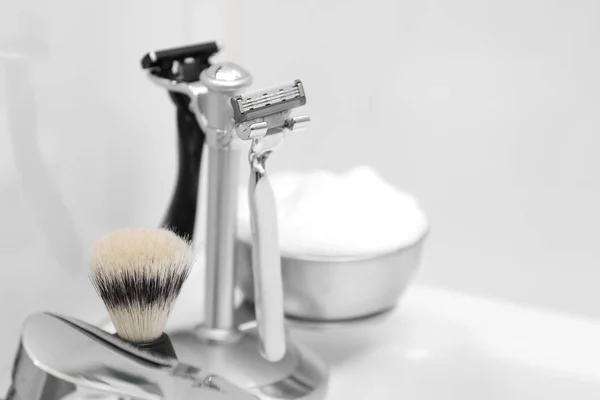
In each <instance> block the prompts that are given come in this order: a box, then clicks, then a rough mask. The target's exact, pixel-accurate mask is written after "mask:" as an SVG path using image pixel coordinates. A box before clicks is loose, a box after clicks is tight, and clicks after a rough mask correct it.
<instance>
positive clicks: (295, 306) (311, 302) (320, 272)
mask: <svg viewBox="0 0 600 400" xmlns="http://www.w3.org/2000/svg"><path fill="white" fill-rule="evenodd" d="M425 238H426V236H424V237H423V238H421V240H420V241H418V242H417V243H415V244H414V245H412V246H410V247H406V248H401V249H398V250H397V251H394V252H391V253H387V254H381V255H377V256H372V257H367V258H362V259H358V258H354V259H352V258H348V259H316V258H310V257H303V256H301V255H290V254H283V255H282V257H281V267H282V279H283V293H284V310H285V313H286V316H289V317H292V318H295V319H296V320H295V323H301V322H300V321H301V320H306V322H307V323H308V324H318V323H320V322H338V323H343V322H344V321H346V322H348V323H351V322H353V321H355V320H356V319H360V318H365V317H369V316H375V315H376V314H379V313H381V312H384V311H385V310H388V309H390V308H393V307H394V306H395V304H396V302H397V301H398V299H399V297H400V295H401V294H402V292H403V291H404V289H405V288H406V285H407V283H408V282H409V280H410V278H411V277H412V276H413V274H414V272H415V270H416V269H417V267H418V265H419V259H420V254H421V248H422V246H423V243H424V241H425ZM250 257H251V246H250V244H249V243H245V242H241V241H238V243H237V245H236V262H235V264H236V268H237V271H236V276H237V278H238V280H239V285H240V288H241V290H242V292H243V293H244V296H245V297H246V298H248V299H251V300H252V299H254V297H255V295H254V289H253V285H252V280H253V279H252V266H251V263H250V262H249V261H248V260H250Z"/></svg>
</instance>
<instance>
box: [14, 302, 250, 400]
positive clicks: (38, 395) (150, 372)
mask: <svg viewBox="0 0 600 400" xmlns="http://www.w3.org/2000/svg"><path fill="white" fill-rule="evenodd" d="M83 393H87V394H90V395H91V394H96V396H97V395H98V394H107V395H114V396H118V397H119V398H131V399H141V400H159V399H165V400H196V399H206V400H252V399H256V397H255V396H253V395H251V394H249V393H248V392H246V391H244V390H242V389H240V388H239V387H237V386H235V385H233V384H231V383H230V382H228V381H227V380H225V379H223V378H221V377H220V376H217V375H213V374H210V373H207V372H206V371H203V370H201V369H199V368H196V367H194V366H191V365H187V364H184V363H181V362H178V361H177V360H175V359H173V358H162V357H158V356H154V355H152V354H151V353H149V352H146V351H143V350H139V349H138V348H136V347H134V346H131V345H129V344H127V343H125V342H123V341H121V340H120V339H118V338H117V337H115V336H113V335H110V334H109V333H107V332H105V331H103V330H101V329H98V328H96V327H94V326H91V325H88V324H86V323H85V322H82V321H79V320H77V319H74V318H69V317H63V316H59V315H55V314H50V313H38V314H33V315H31V316H29V317H28V318H27V319H26V321H25V323H24V325H23V330H22V334H21V342H20V345H19V350H18V352H17V356H16V358H15V361H14V365H13V370H12V384H11V386H10V388H9V391H8V394H7V395H6V400H58V399H62V398H65V397H66V396H69V395H74V397H83V398H85V397H86V396H85V395H82V394H83Z"/></svg>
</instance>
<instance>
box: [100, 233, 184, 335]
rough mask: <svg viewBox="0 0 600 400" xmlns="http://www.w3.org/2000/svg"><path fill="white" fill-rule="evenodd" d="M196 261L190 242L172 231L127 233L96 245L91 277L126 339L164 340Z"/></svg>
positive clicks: (118, 330) (105, 239) (117, 327)
mask: <svg viewBox="0 0 600 400" xmlns="http://www.w3.org/2000/svg"><path fill="white" fill-rule="evenodd" d="M193 262H194V255H193V252H192V249H191V246H190V244H189V243H188V242H186V241H185V240H183V239H181V238H180V237H179V236H177V235H176V234H175V233H173V232H171V231H169V230H166V229H143V228H142V229H134V228H127V229H121V230H118V231H115V232H113V233H110V234H108V235H107V236H105V237H104V238H102V239H101V240H100V241H98V242H97V243H96V245H95V246H94V248H93V249H92V258H91V274H90V277H91V280H92V284H93V285H94V288H95V289H96V291H97V292H98V294H99V295H100V297H101V298H102V301H103V302H104V304H105V305H106V308H107V310H108V314H109V315H110V318H111V320H112V322H113V325H114V326H115V329H116V330H117V334H118V335H119V336H120V337H121V338H122V339H124V340H127V341H130V342H134V343H143V342H150V341H153V340H155V339H157V338H159V337H160V335H161V334H162V333H163V331H164V329H165V325H166V323H167V319H168V317H169V314H170V312H171V308H172V306H173V303H174V302H175V299H176V298H177V296H178V295H179V292H180V291H181V287H182V286H183V283H184V282H185V280H186V279H187V277H188V275H189V272H190V268H191V266H192V264H193Z"/></svg>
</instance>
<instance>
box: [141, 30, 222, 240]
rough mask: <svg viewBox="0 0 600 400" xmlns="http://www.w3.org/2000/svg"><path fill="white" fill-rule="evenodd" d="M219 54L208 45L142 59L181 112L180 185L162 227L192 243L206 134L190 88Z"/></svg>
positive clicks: (212, 43)
mask: <svg viewBox="0 0 600 400" xmlns="http://www.w3.org/2000/svg"><path fill="white" fill-rule="evenodd" d="M218 51H219V46H218V45H217V43H215V42H207V43H200V44H196V45H192V46H185V47H178V48H173V49H166V50H158V51H152V52H150V53H147V54H146V55H144V56H143V57H142V60H141V65H142V68H144V69H146V70H148V72H149V76H150V77H152V78H153V80H155V81H157V82H160V83H163V82H168V85H166V88H167V90H168V92H169V96H170V97H171V100H172V101H173V103H174V104H175V107H176V110H177V131H178V135H177V136H178V153H179V154H178V155H179V157H178V158H179V165H178V172H177V183H176V186H175V190H174V192H173V195H172V198H171V203H170V206H169V207H168V210H167V213H166V215H165V218H164V220H163V223H162V225H163V226H164V227H166V228H168V229H171V230H172V231H174V232H175V233H177V234H178V235H180V236H182V237H184V238H186V239H189V240H191V239H192V238H193V236H194V228H195V221H196V209H197V203H198V201H197V199H198V187H199V184H198V182H199V180H200V165H201V162H202V150H203V147H204V139H205V132H204V130H203V129H202V127H201V126H200V125H199V124H198V121H197V120H196V115H195V114H194V112H193V111H192V109H191V108H190V103H192V102H193V98H194V96H193V94H191V91H187V90H186V89H187V88H188V87H192V86H193V85H194V83H197V82H198V81H199V80H200V74H201V73H202V71H204V70H205V69H206V68H208V67H209V66H210V62H209V59H210V57H211V56H212V55H214V54H215V53H217V52H218Z"/></svg>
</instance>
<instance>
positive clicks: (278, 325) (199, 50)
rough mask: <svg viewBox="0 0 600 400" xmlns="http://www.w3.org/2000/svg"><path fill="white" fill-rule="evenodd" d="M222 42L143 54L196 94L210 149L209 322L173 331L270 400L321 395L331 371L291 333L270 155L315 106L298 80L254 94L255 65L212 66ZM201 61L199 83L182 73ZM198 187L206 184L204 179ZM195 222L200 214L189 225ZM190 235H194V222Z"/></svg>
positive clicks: (160, 75) (168, 79)
mask: <svg viewBox="0 0 600 400" xmlns="http://www.w3.org/2000/svg"><path fill="white" fill-rule="evenodd" d="M217 48H218V47H217V46H216V44H214V43H203V44H199V45H193V46H186V47H182V48H175V49H168V50H161V51H155V52H151V53H148V54H147V55H146V56H145V57H144V58H143V60H142V66H143V67H144V68H145V69H147V70H148V76H149V78H150V79H151V81H153V82H154V83H156V84H157V85H159V86H161V87H163V88H166V89H167V90H168V92H169V93H170V94H172V93H178V94H180V95H183V96H185V97H186V98H187V99H188V100H189V102H188V107H189V111H190V113H191V114H193V115H194V117H195V119H196V123H197V128H198V129H197V130H198V131H201V132H203V133H204V138H205V143H206V146H205V147H206V148H207V155H208V173H207V179H208V185H207V187H208V194H207V202H208V204H207V215H206V217H207V224H206V229H207V232H206V242H205V246H206V253H205V254H206V274H205V287H204V294H205V309H204V320H203V322H202V323H201V324H200V325H199V326H197V327H195V328H193V329H188V330H183V331H179V332H174V333H171V334H170V337H171V339H172V341H173V343H174V345H175V347H176V348H177V353H178V355H179V357H180V359H182V360H184V361H187V362H189V363H191V364H197V365H205V366H207V368H209V369H210V370H211V371H214V372H215V373H218V374H222V375H224V376H227V377H228V378H229V379H230V380H231V381H232V382H233V383H235V384H237V385H239V386H241V387H243V388H246V389H248V390H250V391H251V392H252V393H254V394H256V395H257V396H258V397H260V398H261V399H318V398H322V397H323V396H324V395H325V393H326V390H327V383H328V372H327V368H326V367H325V365H324V364H323V362H322V361H321V360H320V359H319V358H318V357H316V356H315V355H314V354H312V353H311V352H310V351H309V350H307V349H304V348H302V347H301V346H299V345H298V344H295V343H293V342H292V341H291V340H289V338H286V334H285V319H284V312H283V288H282V280H281V265H280V255H279V247H278V235H277V214H276V208H275V200H274V196H273V192H272V189H271V186H270V184H269V181H268V178H267V174H266V169H265V163H266V160H267V158H268V156H269V155H270V154H271V153H272V152H273V151H274V150H275V149H276V148H277V147H278V145H279V144H280V143H281V141H282V140H283V137H284V136H285V135H286V134H287V133H289V132H295V131H300V130H302V129H304V127H305V126H306V125H307V123H308V121H309V118H308V117H306V116H291V111H292V109H294V108H296V107H298V106H301V105H304V104H305V102H306V96H305V93H304V87H303V85H302V82H301V81H300V80H295V81H293V82H292V83H291V84H287V85H284V86H279V87H275V88H270V89H264V90H260V91H257V92H253V93H246V90H247V88H248V87H249V86H250V85H251V83H252V75H251V74H250V73H249V72H248V71H246V70H245V69H244V68H242V67H241V66H239V65H237V64H234V63H231V62H221V63H216V64H212V65H211V63H209V62H208V57H209V56H211V55H212V54H214V53H215V52H216V51H217ZM195 60H197V62H196V64H197V65H202V67H203V68H201V70H199V69H197V70H195V71H196V72H199V73H198V74H197V75H196V79H190V76H189V74H188V76H185V77H184V78H182V77H181V76H182V75H181V74H179V75H178V74H174V73H173V71H177V70H178V69H179V70H182V71H185V70H186V68H187V70H189V69H190V68H189V66H190V65H195V64H194V63H195ZM180 136H181V132H180ZM245 143H250V153H249V157H248V161H249V162H250V166H251V168H250V169H251V174H250V180H249V194H248V195H249V197H248V199H249V205H250V210H251V220H252V232H253V243H252V244H253V246H252V247H253V251H252V271H253V276H254V292H255V295H254V298H255V301H254V303H255V304H254V310H253V311H252V312H251V313H250V315H248V313H247V312H246V311H247V308H244V307H237V306H236V303H235V301H234V294H235V289H236V276H235V257H236V250H235V249H236V224H237V206H238V183H239V166H240V164H239V163H240V159H241V158H242V154H241V152H242V149H243V148H244V145H245ZM190 185H193V187H198V185H197V182H191V183H190ZM176 200H177V199H176V198H174V199H173V201H176ZM173 211H176V210H174V208H173V207H171V208H170V213H171V215H172V218H171V220H170V221H169V222H168V223H167V225H169V226H170V227H171V229H173V230H174V231H175V232H178V231H185V229H180V228H179V227H178V226H176V224H174V223H173V221H176V220H177V221H184V220H186V218H185V217H182V216H181V215H173V214H172V213H173ZM180 212H181V213H185V212H186V209H185V208H181V209H180ZM190 218H192V216H191V213H190V215H189V216H188V217H187V223H188V224H189V223H190V221H189V219H190ZM187 231H192V232H193V227H192V228H191V229H190V228H189V227H188V229H187ZM245 312H246V314H244V313H245Z"/></svg>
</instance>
